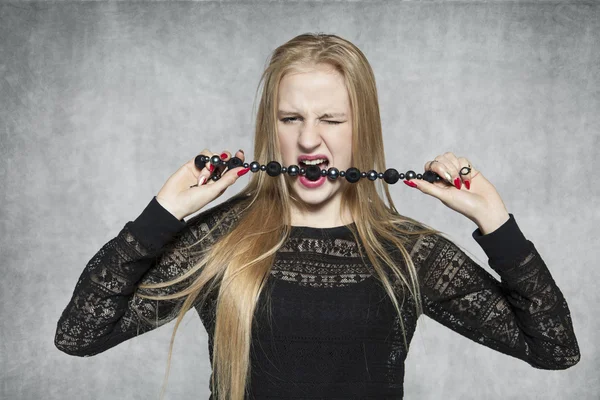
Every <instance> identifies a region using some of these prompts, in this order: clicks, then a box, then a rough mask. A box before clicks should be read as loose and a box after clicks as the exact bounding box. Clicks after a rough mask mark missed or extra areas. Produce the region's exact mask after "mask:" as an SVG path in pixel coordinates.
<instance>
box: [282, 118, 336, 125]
mask: <svg viewBox="0 0 600 400" xmlns="http://www.w3.org/2000/svg"><path fill="white" fill-rule="evenodd" d="M296 119H298V118H297V117H288V118H282V119H281V122H283V123H284V124H291V123H292V122H291V120H296ZM325 122H327V123H328V124H331V125H337V124H342V123H343V121H325Z"/></svg>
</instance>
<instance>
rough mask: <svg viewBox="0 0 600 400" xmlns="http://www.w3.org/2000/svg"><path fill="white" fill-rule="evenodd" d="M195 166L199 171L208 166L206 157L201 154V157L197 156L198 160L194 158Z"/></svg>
mask: <svg viewBox="0 0 600 400" xmlns="http://www.w3.org/2000/svg"><path fill="white" fill-rule="evenodd" d="M194 165H195V166H196V168H198V169H200V170H201V169H203V168H204V166H205V165H206V162H205V161H204V156H203V155H202V154H200V155H199V156H196V158H194Z"/></svg>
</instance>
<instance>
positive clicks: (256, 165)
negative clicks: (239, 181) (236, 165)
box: [250, 161, 260, 172]
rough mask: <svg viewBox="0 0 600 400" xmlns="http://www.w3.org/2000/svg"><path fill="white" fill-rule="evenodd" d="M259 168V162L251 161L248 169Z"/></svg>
mask: <svg viewBox="0 0 600 400" xmlns="http://www.w3.org/2000/svg"><path fill="white" fill-rule="evenodd" d="M259 169H260V164H259V163H258V162H257V161H252V162H251V163H250V171H252V172H258V170H259Z"/></svg>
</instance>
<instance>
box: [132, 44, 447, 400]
mask: <svg viewBox="0 0 600 400" xmlns="http://www.w3.org/2000/svg"><path fill="white" fill-rule="evenodd" d="M316 65H327V66H330V67H332V68H334V69H335V70H336V71H337V72H339V73H340V74H341V75H342V76H343V77H344V81H345V86H346V89H347V91H348V94H349V99H350V103H351V109H352V127H353V132H352V149H353V151H352V160H353V161H354V165H353V166H354V167H357V168H358V169H360V170H361V171H368V170H371V169H375V170H376V171H384V170H385V169H386V162H385V151H384V147H383V137H382V132H381V121H380V115H379V104H378V97H377V89H376V85H375V77H374V75H373V71H372V69H371V67H370V65H369V62H368V61H367V59H366V57H365V56H364V54H363V53H362V52H361V51H360V50H359V49H358V48H357V47H356V46H355V45H353V44H352V43H350V42H349V41H347V40H345V39H342V38H341V37H339V36H336V35H331V34H322V33H316V34H312V33H306V34H301V35H299V36H296V37H294V38H293V39H291V40H290V41H288V42H287V43H285V44H283V45H281V46H280V47H278V48H277V49H275V50H274V52H273V53H272V55H271V57H270V61H269V63H268V66H267V67H266V69H265V71H264V72H263V74H262V76H261V79H260V81H259V85H258V88H257V93H258V90H259V89H260V85H261V83H264V85H263V90H262V96H261V98H260V105H259V108H258V112H257V118H256V126H255V133H254V160H256V161H258V162H260V163H261V164H266V163H268V162H269V161H271V160H276V161H278V162H279V163H280V164H282V165H283V162H282V156H281V154H280V151H279V141H278V131H277V106H278V104H277V98H278V91H279V83H280V81H281V79H282V78H283V77H284V76H285V75H286V74H287V73H290V72H301V71H306V70H310V69H311V68H313V67H314V66H316ZM383 193H385V198H386V199H387V201H388V203H389V206H387V205H386V204H385V203H384V201H383V199H382V198H383ZM235 198H236V199H238V206H237V207H235V208H232V209H231V210H230V211H228V212H227V213H225V215H224V216H223V218H222V220H225V219H226V218H230V217H231V214H230V213H235V214H236V217H235V219H236V220H237V221H238V222H239V223H237V224H235V225H234V226H232V227H231V228H230V229H229V230H228V231H227V232H226V234H224V235H222V237H220V238H219V240H218V241H216V242H215V243H214V244H212V245H211V246H209V247H205V248H203V249H202V250H198V251H197V252H196V254H197V255H198V258H197V262H196V261H194V262H195V264H194V265H193V266H192V267H191V268H190V269H189V270H187V271H186V273H185V274H184V275H182V276H180V277H178V278H177V279H174V280H171V281H168V282H161V283H155V284H140V285H139V289H141V290H145V289H159V288H165V287H168V286H171V285H175V284H177V283H179V282H181V281H183V280H184V279H191V280H192V283H191V284H190V285H189V286H188V287H187V288H186V289H185V290H182V291H179V292H177V293H174V294H170V295H166V296H165V295H164V296H158V295H154V296H152V295H149V294H142V293H141V292H140V291H138V292H137V295H138V296H140V297H142V298H147V299H153V300H169V299H177V298H181V297H184V296H187V297H186V299H185V301H184V302H183V305H182V306H181V310H180V311H179V313H178V316H177V322H176V324H175V328H174V330H173V334H172V336H171V344H170V349H169V358H168V367H167V375H166V376H167V377H168V370H169V368H170V362H171V355H172V350H173V342H174V339H175V334H176V332H177V328H178V326H179V324H180V323H181V320H182V319H183V317H184V315H185V313H186V312H187V311H188V310H189V309H190V308H191V307H192V306H193V305H194V304H195V303H196V302H197V301H198V299H200V304H204V302H205V301H206V299H207V297H208V295H209V293H210V292H211V290H216V289H215V288H218V297H217V300H216V322H215V331H214V338H213V346H214V351H213V357H212V360H211V363H212V366H213V373H212V376H211V381H210V383H211V387H212V388H213V395H214V396H215V398H216V399H232V400H243V399H244V396H245V393H246V390H247V388H246V385H247V381H248V377H249V376H250V362H249V360H250V359H249V356H250V345H251V329H252V321H253V315H254V310H255V308H256V304H257V301H258V299H259V296H260V295H261V293H262V291H263V288H264V286H265V284H266V280H267V279H268V277H269V272H270V270H271V266H272V264H273V262H274V258H275V254H276V252H277V251H278V250H279V248H280V247H281V246H282V245H283V244H284V243H285V241H286V240H287V239H288V237H289V235H290V232H291V228H290V226H291V212H290V210H291V208H290V201H293V202H294V203H295V204H296V205H297V207H299V208H301V209H302V208H303V203H302V202H301V201H298V199H297V198H295V197H294V196H293V195H292V193H291V190H290V184H289V183H288V181H287V180H286V179H285V177H284V176H283V174H281V175H279V176H278V177H265V174H260V173H257V174H252V177H251V178H250V180H249V183H248V184H247V185H246V187H245V188H244V189H242V191H241V192H239V193H238V194H237V195H235ZM346 208H347V209H349V210H350V212H351V215H352V218H353V220H354V222H355V226H356V229H355V228H354V227H352V226H349V228H350V230H351V232H352V235H353V237H354V239H355V240H356V241H357V243H360V244H361V245H362V246H364V249H365V252H366V255H367V257H368V259H369V261H370V263H371V264H372V266H373V269H374V272H375V274H376V278H378V279H379V281H380V282H382V284H383V287H384V289H385V290H386V292H387V294H388V295H389V297H390V299H391V301H392V303H393V305H394V308H395V309H396V311H397V313H398V316H399V317H400V318H399V320H400V323H401V324H402V332H403V335H404V344H405V346H406V348H408V344H407V342H406V329H405V327H404V324H403V322H402V321H403V319H402V317H401V310H402V307H403V305H404V299H405V296H404V295H402V296H399V297H401V299H400V300H401V303H400V302H399V300H398V298H397V295H398V294H399V293H403V294H404V289H405V288H406V289H408V291H409V292H410V294H411V296H412V297H413V298H414V299H415V305H416V315H417V316H419V315H421V314H422V312H423V308H422V302H421V293H420V290H419V283H418V280H417V273H416V270H415V265H414V263H413V261H412V259H411V257H410V255H409V252H408V251H407V247H408V243H409V242H410V241H411V240H412V239H414V238H415V237H418V236H419V235H429V234H432V235H437V234H440V235H441V234H442V232H441V231H438V230H436V229H433V228H431V227H429V226H427V225H425V224H423V223H420V222H418V221H416V220H414V219H412V218H409V217H406V216H402V215H400V214H399V213H398V211H397V210H396V207H395V205H394V202H393V201H392V197H391V196H390V192H389V190H388V184H387V183H384V182H383V181H382V180H381V179H378V180H376V181H375V182H370V181H369V182H367V181H366V180H365V179H361V180H360V181H359V182H357V183H355V184H351V185H346V186H345V188H344V189H343V196H342V200H341V209H340V218H341V210H344V209H346ZM264 210H269V212H267V213H266V212H264ZM218 225H219V224H218V223H217V224H216V225H215V227H213V228H212V229H211V230H210V231H209V232H207V233H206V236H208V235H210V234H211V233H212V231H213V230H214V229H215V228H216V227H217V226H218ZM248 227H252V229H251V231H252V232H249V229H248ZM206 236H205V237H206ZM202 241H203V238H201V239H200V240H199V241H198V242H196V243H194V244H192V245H191V246H187V247H186V248H187V249H191V250H192V251H194V249H195V246H196V245H198V244H199V243H201V242H202ZM384 243H389V245H390V246H392V247H387V246H386V245H384ZM393 248H396V249H397V253H398V254H400V255H401V257H402V258H403V259H404V263H401V262H399V260H397V259H392V258H391V257H390V255H389V253H390V251H391V250H393ZM358 249H359V252H360V255H361V257H364V253H363V251H362V249H361V246H358ZM195 275H197V276H195ZM388 276H391V277H392V279H389V278H388ZM190 277H191V278H190ZM192 278H193V279H192ZM267 294H268V292H266V291H265V295H267ZM165 383H166V381H165ZM163 393H164V385H163V391H162V392H161V399H162V397H163Z"/></svg>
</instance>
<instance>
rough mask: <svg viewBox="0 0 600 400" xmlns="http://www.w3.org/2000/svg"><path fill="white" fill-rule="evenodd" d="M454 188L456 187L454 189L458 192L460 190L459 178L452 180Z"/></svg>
mask: <svg viewBox="0 0 600 400" xmlns="http://www.w3.org/2000/svg"><path fill="white" fill-rule="evenodd" d="M454 186H456V188H457V189H458V190H460V187H461V183H460V178H456V179H455V180H454Z"/></svg>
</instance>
